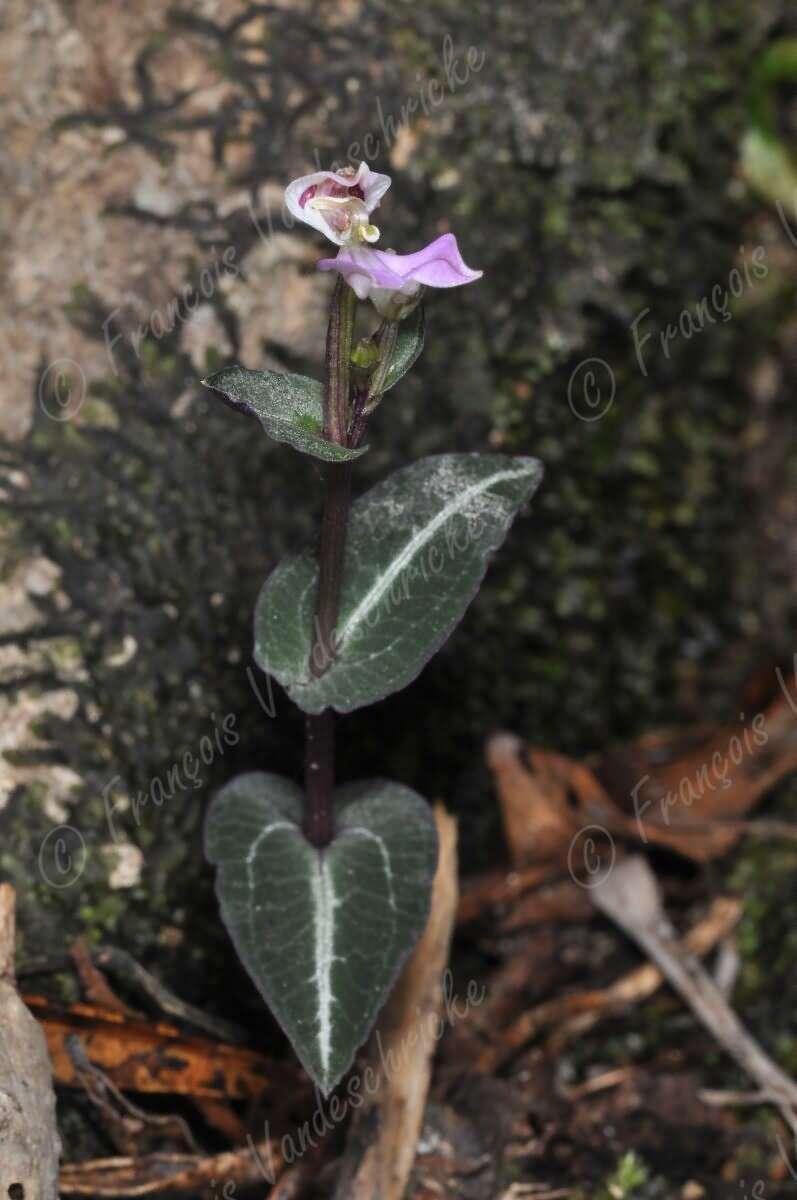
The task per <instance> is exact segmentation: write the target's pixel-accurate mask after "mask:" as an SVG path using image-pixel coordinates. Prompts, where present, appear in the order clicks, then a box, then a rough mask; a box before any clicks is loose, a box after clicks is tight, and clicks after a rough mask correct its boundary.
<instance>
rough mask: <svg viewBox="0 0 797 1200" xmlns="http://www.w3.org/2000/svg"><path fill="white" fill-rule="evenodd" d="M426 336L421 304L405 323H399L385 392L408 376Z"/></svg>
mask: <svg viewBox="0 0 797 1200" xmlns="http://www.w3.org/2000/svg"><path fill="white" fill-rule="evenodd" d="M425 336H426V323H425V320H424V315H423V305H422V304H419V305H418V307H417V308H416V309H413V311H412V312H411V313H410V315H409V316H408V317H406V318H405V319H404V320H403V321H401V322H400V323H399V328H398V337H397V338H396V345H395V347H394V349H393V353H392V355H391V357H390V364H389V366H388V368H387V375H386V376H385V386H384V389H383V390H384V391H387V390H388V388H392V387H393V385H394V384H396V383H398V381H399V380H400V379H401V377H402V375H406V374H407V372H408V371H409V369H410V367H411V366H413V365H414V363H415V361H416V360H417V358H418V356H419V355H420V353H421V351H422V350H423V341H424V337H425Z"/></svg>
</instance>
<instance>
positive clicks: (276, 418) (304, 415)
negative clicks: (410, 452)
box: [202, 367, 368, 462]
mask: <svg viewBox="0 0 797 1200" xmlns="http://www.w3.org/2000/svg"><path fill="white" fill-rule="evenodd" d="M202 382H203V383H204V384H205V386H206V387H209V388H213V390H214V391H215V392H219V393H220V395H222V396H223V397H224V399H225V400H226V401H227V403H228V404H229V405H231V407H232V408H237V409H240V411H241V412H246V413H252V414H253V415H254V416H256V417H257V418H258V420H259V421H260V424H261V425H262V426H263V428H264V429H265V431H266V433H267V434H268V436H269V437H270V438H273V439H274V441H275V442H287V443H288V445H289V446H293V448H294V450H301V452H302V453H303V454H310V455H312V457H313V458H320V459H323V460H324V461H325V462H346V461H348V460H349V459H352V458H359V457H360V455H361V454H364V453H365V451H366V450H367V448H368V447H367V446H361V447H360V448H359V449H357V450H349V449H347V448H346V447H345V446H339V445H338V444H337V443H336V442H330V441H329V440H328V439H327V438H325V437H324V410H323V400H324V389H323V387H322V385H321V384H320V383H319V382H318V380H317V379H308V378H307V376H306V375H278V374H277V373H276V372H275V371H250V370H248V369H247V368H246V367H225V368H224V370H223V371H217V372H216V374H215V375H211V376H210V378H209V379H204V380H203V381H202Z"/></svg>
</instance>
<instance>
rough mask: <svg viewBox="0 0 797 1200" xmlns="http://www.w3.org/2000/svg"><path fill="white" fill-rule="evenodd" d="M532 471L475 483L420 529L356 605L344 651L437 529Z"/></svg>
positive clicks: (344, 632)
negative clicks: (480, 498)
mask: <svg viewBox="0 0 797 1200" xmlns="http://www.w3.org/2000/svg"><path fill="white" fill-rule="evenodd" d="M532 470H533V469H529V468H527V469H525V470H523V471H518V470H514V471H496V473H495V474H494V475H489V476H488V477H487V478H486V479H480V480H479V482H478V483H473V484H471V485H470V487H467V488H465V490H464V492H459V493H458V494H457V495H456V496H454V497H453V498H452V499H451V500H449V502H448V503H447V504H445V505H443V507H442V508H441V509H440V511H439V512H438V513H437V514H436V515H435V516H434V517H433V518H432V520H431V521H430V522H429V523H428V525H425V526H424V528H423V529H420V530H419V531H418V532H417V533H416V534H415V536H414V537H412V538H411V539H410V540H409V541H408V542H407V544H406V546H405V547H404V549H403V550H402V551H401V553H400V554H399V555H397V556H396V558H394V559H393V561H392V562H391V563H390V565H389V566H388V568H387V570H386V571H384V572H383V574H382V575H380V576H379V577H378V579H376V580H375V581H374V583H373V584H372V585H371V587H370V588H369V589H368V591H367V592H366V593H365V595H364V596H363V598H362V600H361V601H360V603H359V604H358V605H357V607H356V608H355V609H353V610H352V612H350V613H349V616H348V617H347V618H346V621H345V622H344V624H343V625H342V627H341V629H340V633H339V635H338V636H339V641H338V645H339V647H340V648H341V649H342V648H343V647H344V646H345V645H346V643H347V642H349V641H350V640H351V638H352V637H353V636H354V634H355V633H356V632H357V629H358V627H359V626H360V625H361V624H362V622H363V621H364V620H365V618H366V617H367V615H368V613H370V612H371V611H372V610H373V609H374V608H376V606H377V605H378V604H379V602H380V601H381V599H382V597H383V596H385V595H386V594H387V592H388V591H389V590H390V588H391V587H392V586H393V584H394V583H395V581H396V579H398V577H399V575H400V574H401V572H402V571H403V570H404V568H405V567H406V566H407V565H408V564H409V563H410V562H411V561H412V559H413V558H414V556H415V555H416V554H417V553H418V552H419V551H420V550H422V549H423V547H424V546H425V545H426V543H427V542H429V541H431V539H432V538H433V537H434V535H435V534H436V533H437V531H438V529H440V528H442V526H443V525H445V523H446V521H447V520H448V518H449V517H451V516H453V515H454V514H455V513H456V512H457V510H458V509H460V508H464V506H465V505H466V504H467V503H468V501H469V500H471V499H472V498H473V497H474V496H478V495H480V494H481V493H482V492H485V491H487V489H488V488H489V487H492V485H493V484H495V483H503V482H504V480H506V479H522V478H523V477H524V475H530V474H532Z"/></svg>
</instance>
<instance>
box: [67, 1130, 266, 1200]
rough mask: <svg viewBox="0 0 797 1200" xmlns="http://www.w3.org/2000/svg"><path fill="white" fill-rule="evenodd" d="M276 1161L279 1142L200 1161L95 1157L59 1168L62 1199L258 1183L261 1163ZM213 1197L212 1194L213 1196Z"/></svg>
mask: <svg viewBox="0 0 797 1200" xmlns="http://www.w3.org/2000/svg"><path fill="white" fill-rule="evenodd" d="M264 1161H266V1162H270V1163H272V1164H276V1163H280V1162H281V1158H280V1153H279V1143H278V1142H277V1141H271V1142H263V1143H261V1144H260V1145H258V1146H254V1147H250V1146H243V1147H241V1149H239V1150H231V1151H226V1152H225V1153H224V1154H214V1155H212V1156H211V1157H210V1158H199V1157H198V1156H196V1155H189V1154H148V1155H147V1156H146V1157H145V1158H129V1157H122V1158H98V1159H94V1160H92V1161H91V1162H86V1163H77V1164H75V1165H74V1166H69V1167H63V1168H62V1170H61V1178H60V1189H61V1195H62V1196H97V1197H100V1196H101V1197H106V1196H108V1197H110V1196H159V1195H167V1194H171V1193H174V1192H191V1191H194V1190H195V1189H198V1188H202V1187H211V1186H214V1187H215V1185H216V1184H217V1183H218V1182H219V1181H220V1180H223V1181H224V1184H225V1185H228V1186H229V1185H234V1186H238V1187H242V1186H248V1185H249V1184H255V1183H263V1182H264V1175H263V1167H262V1162H264ZM214 1194H215V1193H214Z"/></svg>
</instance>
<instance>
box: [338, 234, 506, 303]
mask: <svg viewBox="0 0 797 1200" xmlns="http://www.w3.org/2000/svg"><path fill="white" fill-rule="evenodd" d="M317 266H318V269H319V270H320V271H339V272H340V274H341V275H342V276H343V277H344V279H345V280H346V282H347V283H348V284H349V287H351V288H352V289H353V290H354V291H355V292H356V294H357V296H358V297H359V299H360V300H367V299H369V298H370V299H371V301H372V303H373V304H374V306H375V307H376V309H377V311H378V312H379V313H380V315H381V316H383V317H386V318H388V319H390V320H398V319H399V318H400V317H404V316H406V315H407V313H409V312H411V311H412V309H413V308H414V307H415V305H416V304H417V303H418V301H419V300H420V298H421V291H422V289H423V287H438V288H450V287H460V286H461V285H462V284H465V283H473V281H474V280H475V279H481V276H482V272H481V271H473V270H471V268H470V267H469V266H467V264H466V263H465V262H464V261H463V258H462V255H461V254H460V252H459V246H458V245H457V239H456V238H455V237H454V235H453V233H444V234H443V235H442V236H441V237H439V238H436V239H435V240H434V241H433V242H430V243H429V245H428V246H424V248H423V249H422V250H417V251H416V252H415V254H395V253H394V252H393V251H392V250H374V249H373V247H371V246H344V247H343V249H341V250H339V251H338V254H337V257H336V258H322V259H321V261H320V262H319V263H317Z"/></svg>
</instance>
